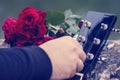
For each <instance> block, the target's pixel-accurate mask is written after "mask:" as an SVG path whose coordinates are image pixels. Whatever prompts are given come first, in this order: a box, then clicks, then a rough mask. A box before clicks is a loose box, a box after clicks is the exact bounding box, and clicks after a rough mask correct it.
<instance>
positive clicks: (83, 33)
mask: <svg viewBox="0 0 120 80" xmlns="http://www.w3.org/2000/svg"><path fill="white" fill-rule="evenodd" d="M116 20H117V16H116V15H115V14H109V13H101V12H94V11H89V12H88V13H87V15H86V18H85V20H84V21H83V26H82V28H81V30H80V33H79V34H78V37H77V41H78V42H79V43H80V44H81V45H82V46H83V50H84V52H85V53H86V55H87V59H86V61H85V63H84V65H85V66H84V69H83V70H82V71H81V72H80V73H76V75H75V76H74V77H73V78H71V79H69V80H87V73H88V72H90V71H92V70H93V69H94V67H95V64H96V62H97V60H98V57H99V55H100V53H101V51H102V49H103V47H104V45H105V43H106V41H107V39H108V37H109V35H110V33H111V31H112V29H113V27H114V25H115V22H116Z"/></svg>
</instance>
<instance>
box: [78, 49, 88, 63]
mask: <svg viewBox="0 0 120 80" xmlns="http://www.w3.org/2000/svg"><path fill="white" fill-rule="evenodd" d="M79 58H80V59H81V60H82V61H83V62H85V60H86V53H85V52H84V51H83V49H81V50H80V51H79Z"/></svg>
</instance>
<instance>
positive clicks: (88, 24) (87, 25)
mask: <svg viewBox="0 0 120 80" xmlns="http://www.w3.org/2000/svg"><path fill="white" fill-rule="evenodd" d="M84 22H85V26H86V27H88V28H90V27H91V25H92V23H91V22H90V21H87V20H85V21H84Z"/></svg>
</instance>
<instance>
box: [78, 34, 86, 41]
mask: <svg viewBox="0 0 120 80" xmlns="http://www.w3.org/2000/svg"><path fill="white" fill-rule="evenodd" d="M78 38H79V41H82V42H85V40H86V38H85V36H82V35H79V36H78Z"/></svg>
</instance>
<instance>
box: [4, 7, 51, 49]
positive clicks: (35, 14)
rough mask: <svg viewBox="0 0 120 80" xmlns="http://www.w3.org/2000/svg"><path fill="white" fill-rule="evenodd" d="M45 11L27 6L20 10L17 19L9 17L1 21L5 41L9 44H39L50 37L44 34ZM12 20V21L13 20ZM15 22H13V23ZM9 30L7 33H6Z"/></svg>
mask: <svg viewBox="0 0 120 80" xmlns="http://www.w3.org/2000/svg"><path fill="white" fill-rule="evenodd" d="M46 14H47V13H46V12H44V11H42V10H36V9H35V8H34V7H31V6H30V7H27V8H25V9H24V10H23V11H22V12H20V14H19V17H18V20H14V19H11V18H10V19H9V20H7V21H5V22H4V23H3V31H4V35H5V42H6V43H8V44H10V45H11V46H19V47H21V46H30V45H40V44H42V43H44V42H46V41H48V40H51V39H53V38H52V37H49V36H47V37H46V36H45V34H46V24H45V22H46V19H45V18H46ZM13 20H14V21H13ZM13 22H15V24H13ZM8 32H9V33H8Z"/></svg>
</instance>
